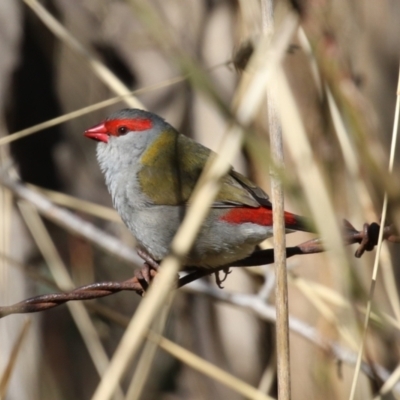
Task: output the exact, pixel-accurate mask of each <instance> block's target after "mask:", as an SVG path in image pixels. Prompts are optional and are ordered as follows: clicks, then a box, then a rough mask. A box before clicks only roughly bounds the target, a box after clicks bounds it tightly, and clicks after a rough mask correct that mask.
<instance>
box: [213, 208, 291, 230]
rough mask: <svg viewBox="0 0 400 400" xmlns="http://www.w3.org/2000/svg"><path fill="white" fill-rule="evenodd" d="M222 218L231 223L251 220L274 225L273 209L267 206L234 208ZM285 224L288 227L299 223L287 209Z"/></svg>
mask: <svg viewBox="0 0 400 400" xmlns="http://www.w3.org/2000/svg"><path fill="white" fill-rule="evenodd" d="M220 220H221V221H225V222H228V223H230V224H244V223H246V222H250V223H253V224H257V225H262V226H272V209H271V208H266V207H259V208H249V207H237V208H232V209H231V210H230V211H228V212H227V213H226V214H224V215H223V216H222V217H221V218H220ZM285 224H286V226H287V227H290V225H297V220H296V216H295V215H294V214H291V213H289V212H286V211H285Z"/></svg>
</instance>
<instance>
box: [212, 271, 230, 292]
mask: <svg viewBox="0 0 400 400" xmlns="http://www.w3.org/2000/svg"><path fill="white" fill-rule="evenodd" d="M221 271H222V272H223V273H224V274H225V275H224V277H223V278H222V279H221V278H220V276H219V273H220V272H221ZM221 271H217V272H215V273H214V275H215V282H216V284H217V286H218V287H219V288H220V289H223V288H224V287H223V286H222V284H223V283H224V282H225V281H226V278H227V277H228V275H229V274H230V273H231V272H232V271H231V270H230V268H229V267H226V268H224V269H222V270H221Z"/></svg>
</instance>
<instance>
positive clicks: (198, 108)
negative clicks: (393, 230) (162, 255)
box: [0, 0, 400, 400]
mask: <svg viewBox="0 0 400 400" xmlns="http://www.w3.org/2000/svg"><path fill="white" fill-rule="evenodd" d="M263 1H264V0H263ZM268 3H269V1H264V5H265V4H268ZM294 3H296V4H297V6H298V7H299V9H298V10H297V11H293V10H292V9H291V8H290V6H289V4H287V3H286V2H284V1H283V0H278V1H277V2H276V4H275V13H274V17H275V18H274V20H275V22H274V24H275V29H274V34H273V36H272V39H271V37H269V36H267V34H268V32H269V29H266V27H265V25H263V22H264V23H265V19H264V20H263V18H262V15H263V14H262V12H261V4H260V0H238V1H229V0H151V1H146V0H82V1H76V0H74V1H71V0H54V1H42V2H38V1H37V0H2V1H0V54H1V57H0V112H1V124H0V169H1V170H0V174H1V175H0V181H3V182H4V179H15V177H16V176H17V175H18V176H19V177H20V178H21V180H22V181H23V182H25V183H27V184H28V183H29V185H27V189H28V190H29V192H28V193H31V194H32V193H33V195H32V196H34V193H35V191H36V190H37V187H40V188H41V189H42V190H41V191H40V193H41V195H42V196H44V197H45V199H47V200H49V201H50V202H52V203H54V204H57V205H59V206H61V207H66V208H68V209H70V210H71V211H72V213H73V214H74V215H75V217H76V219H73V218H72V217H69V216H68V214H65V215H64V214H62V215H64V217H63V218H65V220H66V221H64V222H65V223H59V222H58V223H57V222H55V220H54V218H53V217H54V216H53V217H52V215H49V213H47V214H48V215H46V212H44V211H43V210H41V213H39V212H38V208H37V207H36V206H33V205H32V203H31V202H30V201H26V200H21V198H20V197H19V196H17V195H16V194H15V193H13V192H12V191H10V190H8V189H6V188H5V187H4V186H0V208H1V209H0V305H6V304H12V303H15V302H17V301H20V300H22V299H24V298H27V297H30V296H34V295H37V294H42V293H49V292H58V291H64V290H69V289H71V288H73V287H76V286H80V285H85V284H88V283H92V282H96V281H108V280H113V281H122V280H125V279H128V278H129V277H130V276H132V274H133V268H134V267H135V264H134V263H135V262H136V263H137V262H140V260H139V258H138V257H136V256H135V255H134V254H133V252H132V248H133V247H134V242H133V238H132V237H131V235H130V233H129V232H128V231H127V229H126V228H125V227H124V226H123V225H122V223H121V222H120V220H119V217H118V215H117V214H116V213H115V212H114V211H113V210H112V209H111V208H110V204H111V202H110V197H109V195H108V193H107V191H106V188H105V185H104V182H103V178H102V175H101V173H100V171H99V168H98V166H97V163H96V160H95V150H94V144H93V142H90V141H88V140H86V139H84V138H83V136H82V132H83V131H84V129H86V128H87V127H89V126H91V125H93V124H94V123H97V122H99V121H100V120H101V119H103V118H104V117H105V116H107V115H108V114H109V113H110V112H112V111H113V110H116V109H119V108H122V107H126V106H132V107H145V108H147V109H149V110H151V111H154V112H155V113H157V114H160V115H162V116H163V117H165V118H166V119H167V120H168V121H169V122H170V123H171V124H173V125H174V126H176V127H177V128H178V129H180V130H181V131H182V132H183V133H185V134H187V135H189V136H192V137H194V138H195V139H196V140H198V141H200V142H202V143H203V144H205V145H207V146H208V147H211V148H213V149H215V150H217V151H218V152H219V153H220V154H221V158H219V159H217V161H216V162H215V163H214V164H213V166H212V167H211V168H210V170H209V171H208V172H209V177H210V176H211V178H212V180H211V181H207V177H205V179H204V182H205V183H204V185H203V186H202V187H201V188H200V189H199V190H198V193H197V195H196V197H195V198H194V199H193V201H194V204H195V205H196V204H197V205H196V206H195V207H193V208H192V210H194V212H193V213H190V212H189V213H188V218H187V219H185V222H184V224H183V225H182V227H181V228H182V229H183V231H182V230H181V231H180V232H179V233H178V235H177V237H176V240H175V241H174V244H173V246H174V248H175V251H176V252H177V253H181V252H185V251H187V249H189V248H190V244H191V240H193V239H194V238H195V234H196V229H197V227H198V226H199V224H200V223H201V218H202V215H203V214H204V213H205V212H206V211H207V205H208V204H209V203H210V202H211V201H212V196H213V193H215V191H216V190H217V186H216V180H215V178H216V177H218V176H219V175H221V174H223V173H224V171H225V170H226V168H227V167H228V166H229V164H233V165H234V166H235V168H237V169H238V170H241V171H242V172H244V173H246V174H247V175H249V176H250V177H251V178H252V179H253V180H254V181H256V182H257V183H258V184H259V185H260V186H262V187H263V188H264V189H265V190H266V191H267V192H270V191H271V190H270V178H269V177H270V160H271V156H270V145H269V144H270V140H269V137H270V132H269V131H270V129H269V126H270V123H269V121H270V118H271V115H272V114H271V111H270V110H271V107H269V108H268V107H267V104H266V93H267V88H268V90H269V93H270V96H271V93H275V102H276V109H277V111H278V115H280V118H281V123H282V128H283V141H284V155H285V169H284V171H280V176H281V178H282V180H283V182H284V188H285V196H286V197H285V204H286V205H285V208H286V209H289V210H291V211H295V212H297V213H299V214H300V213H301V214H305V215H309V216H311V217H312V218H313V219H314V222H315V225H316V227H317V228H318V231H319V233H320V235H321V236H322V237H323V238H324V240H325V242H326V244H327V247H328V248H329V251H327V252H326V253H322V254H318V255H316V254H315V255H307V256H301V257H299V256H298V257H294V258H290V259H289V260H288V262H287V270H288V292H289V310H288V311H289V316H290V324H291V325H290V335H289V339H290V353H291V359H290V365H291V398H292V399H294V400H302V399H307V400H308V399H321V398H323V399H326V400H330V399H332V400H333V399H347V398H349V399H379V398H381V399H392V398H393V399H394V398H399V399H400V384H399V383H398V379H399V378H400V364H399V359H400V357H399V356H400V346H399V344H398V343H399V342H398V338H399V330H400V305H399V304H400V303H399V298H398V293H397V283H398V281H399V277H400V275H399V273H398V272H397V268H398V261H397V259H398V257H397V255H398V253H399V246H396V245H393V244H389V245H388V244H387V243H385V242H384V243H383V245H382V248H381V249H380V248H378V249H375V250H374V251H373V252H372V253H368V254H365V255H364V256H363V257H362V258H361V259H356V258H354V256H353V253H354V248H353V247H351V248H347V247H344V246H343V245H342V241H341V234H340V229H339V227H340V225H341V219H342V218H346V219H348V220H349V221H351V222H352V223H353V225H355V226H356V227H357V228H361V227H362V224H363V223H364V222H373V221H376V222H379V221H380V219H381V216H382V214H383V215H384V214H385V211H382V209H383V210H385V202H384V199H385V193H387V195H386V199H387V200H388V212H387V217H386V221H388V222H392V223H394V224H396V226H397V227H399V224H400V213H399V201H398V199H399V196H400V185H399V181H398V180H397V179H396V178H395V177H396V176H397V175H398V169H399V165H398V162H396V158H394V159H393V158H392V161H394V163H393V173H392V174H390V173H388V167H389V165H390V155H391V154H392V155H393V154H394V153H393V150H394V147H393V148H392V152H391V150H390V144H391V142H392V140H394V139H393V137H394V133H395V131H396V130H397V125H396V123H395V121H396V117H395V104H396V88H397V80H398V73H399V50H400V46H399V40H398V38H400V24H399V19H400V3H399V2H398V1H395V0H382V1H379V2H377V1H376V2H368V1H364V2H358V1H355V0H352V1H346V0H337V1H332V0H323V1H316V0H303V1H296V2H294ZM264 18H265V15H264ZM249 43H251V44H252V46H251V47H252V48H253V51H248V49H249ZM132 91H133V92H132ZM116 96H117V97H116ZM272 97H274V95H272ZM267 110H268V111H269V114H270V115H269V116H268V111H267ZM397 118H398V117H397ZM393 126H394V128H393ZM242 144H243V146H242ZM241 146H242V147H241ZM6 176H7V178H5V177H6ZM32 185H34V186H32ZM28 197H29V196H28ZM43 201H44V200H43ZM43 204H44V203H43ZM46 204H47V203H46ZM382 207H383V208H382ZM71 221H72V222H71ZM74 221H75V222H76V224H77V225H75V231H76V230H78V231H79V230H82V231H83V227H84V226H86V227H88V226H89V225H79V224H83V223H88V224H91V225H95V226H96V227H97V228H100V229H101V230H102V232H100V231H96V230H94V229H92V228H87V229H89V231H90V229H92V231H90V232H92V233H91V234H92V238H93V240H90V235H87V236H86V239H82V237H79V236H78V235H77V234H76V232H75V233H73V229H72V228H71V224H72V223H75V222H74ZM81 221H83V222H81ZM85 229H86V228H85ZM85 232H86V233H87V232H88V231H87V230H85ZM111 237H113V238H111ZM311 237H312V236H311V235H309V234H303V233H296V234H293V235H290V236H288V237H287V244H288V245H294V244H298V243H301V242H304V241H305V240H307V239H309V238H311ZM115 238H116V239H117V240H116V239H115ZM265 246H266V247H268V246H272V242H268V243H265ZM375 256H376V258H375ZM136 266H137V264H136ZM178 268H179V265H178V263H177V260H175V259H173V258H169V259H167V260H165V263H164V264H163V268H162V271H161V273H160V276H159V279H158V280H157V286H156V287H153V288H152V289H153V290H152V289H151V290H150V291H149V292H148V295H147V296H146V297H145V298H144V299H143V300H142V299H140V298H139V297H138V296H136V295H135V294H133V293H131V292H124V293H119V294H116V295H114V296H109V297H107V298H104V299H99V300H93V301H88V302H74V303H72V302H71V303H68V304H67V305H65V306H61V307H58V308H55V309H53V310H50V311H46V312H43V313H37V314H30V315H28V316H26V315H16V316H8V317H6V318H3V319H1V320H0V399H2V398H4V399H18V400H24V399H29V400H36V399H40V400H54V399H57V400H58V399H60V400H61V399H94V400H106V399H109V398H113V399H126V400H133V399H144V400H152V399H162V400H173V399H176V400H178V399H182V400H183V399H194V400H197V399H198V400H200V399H233V400H235V399H243V398H249V399H268V398H277V369H276V365H277V356H276V354H275V350H274V349H275V347H276V346H275V344H276V335H275V296H274V286H275V275H274V269H273V266H271V265H269V266H265V267H252V268H236V269H235V270H234V271H233V272H232V274H231V275H229V277H228V279H227V281H226V282H225V283H224V286H225V288H224V289H223V290H220V289H218V288H217V287H216V286H215V284H214V280H213V279H209V280H204V281H196V282H195V283H194V284H192V285H189V286H187V287H185V288H184V289H181V290H178V291H176V292H174V293H173V295H171V288H170V284H171V282H172V281H173V279H174V277H175V273H176V271H177V270H178ZM375 281H376V284H375ZM371 287H372V290H371ZM132 316H133V317H132ZM131 317H132V319H131ZM366 326H367V328H366ZM149 328H150V330H149ZM160 335H161V336H160ZM360 349H362V350H363V352H362V353H361V352H360ZM357 355H359V360H360V361H361V360H362V362H361V364H360V367H361V370H360V372H359V376H358V368H357V367H356V364H357ZM398 368H399V369H398ZM357 376H358V377H357ZM114 389H115V390H114ZM282 399H283V397H282Z"/></svg>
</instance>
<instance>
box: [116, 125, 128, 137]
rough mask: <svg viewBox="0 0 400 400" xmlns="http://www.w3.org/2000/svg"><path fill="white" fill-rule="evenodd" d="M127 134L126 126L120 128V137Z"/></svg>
mask: <svg viewBox="0 0 400 400" xmlns="http://www.w3.org/2000/svg"><path fill="white" fill-rule="evenodd" d="M125 133H128V128H127V127H126V126H120V127H118V134H119V135H125Z"/></svg>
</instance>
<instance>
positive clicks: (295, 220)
mask: <svg viewBox="0 0 400 400" xmlns="http://www.w3.org/2000/svg"><path fill="white" fill-rule="evenodd" d="M285 226H286V229H288V230H291V231H302V232H310V233H316V230H315V227H314V224H313V223H312V221H311V220H310V219H309V218H306V217H301V216H300V215H296V214H292V213H290V212H287V211H285Z"/></svg>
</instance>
